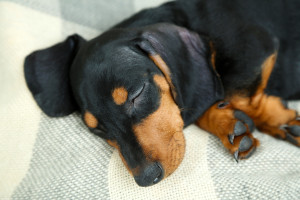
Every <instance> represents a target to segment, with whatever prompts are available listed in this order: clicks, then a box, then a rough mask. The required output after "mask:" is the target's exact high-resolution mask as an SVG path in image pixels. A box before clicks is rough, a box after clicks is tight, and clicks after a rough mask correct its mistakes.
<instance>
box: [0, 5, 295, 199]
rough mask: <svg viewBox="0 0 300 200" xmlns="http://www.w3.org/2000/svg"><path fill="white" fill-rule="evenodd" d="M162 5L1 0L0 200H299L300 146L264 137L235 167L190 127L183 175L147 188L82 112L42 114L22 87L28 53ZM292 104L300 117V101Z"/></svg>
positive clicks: (208, 139)
mask: <svg viewBox="0 0 300 200" xmlns="http://www.w3.org/2000/svg"><path fill="white" fill-rule="evenodd" d="M162 2H165V1H163V0H155V1H154V0H143V1H141V0H110V1H104V0H98V1H96V0H95V1H91V0H86V1H83V0H51V1H46V0H11V1H3V0H0V44H1V45H0V91H1V93H0V161H1V162H0V199H126V200H127V199H171V200H173V199H237V200H243V199H268V200H269V199H289V200H296V199H299V197H300V167H299V166H300V149H299V148H297V147H295V146H293V145H291V144H289V143H287V142H284V141H280V140H277V139H274V138H272V137H270V136H268V135H265V134H262V133H259V132H257V131H256V132H255V133H254V135H255V137H257V138H258V139H259V140H260V142H261V145H260V147H259V148H258V149H257V151H256V153H255V154H254V155H253V156H252V157H251V158H250V159H248V160H242V161H240V162H239V163H236V162H235V160H234V158H233V156H231V155H230V154H229V153H228V152H227V151H226V150H225V148H224V147H223V145H222V144H221V142H220V141H219V140H218V139H217V138H216V137H214V136H213V135H210V134H209V133H207V132H205V131H202V130H201V129H199V128H197V127H196V126H194V125H191V126H189V127H188V128H186V129H185V130H184V133H185V138H186V141H187V147H186V154H185V158H184V160H183V162H182V164H181V165H180V166H179V168H178V169H177V170H176V171H175V173H174V174H172V175H171V176H170V177H168V178H167V179H165V180H164V181H162V182H160V183H159V184H157V185H154V186H152V187H147V188H141V187H138V186H137V185H136V184H135V182H134V179H133V178H132V177H131V176H130V175H129V173H128V172H127V170H126V169H125V167H124V165H123V163H122V161H121V159H120V158H119V156H118V152H117V151H116V150H114V149H113V148H112V147H110V146H109V145H107V144H106V142H104V141H103V140H102V139H100V138H98V137H96V136H94V135H93V134H91V133H90V132H89V131H88V130H87V128H86V127H85V126H84V124H83V122H82V121H81V118H80V116H79V114H78V113H74V114H72V115H70V116H67V117H61V118H49V117H47V116H46V115H45V114H43V113H42V112H41V110H40V109H39V108H38V106H37V105H36V103H35V102H34V100H33V98H32V96H31V94H30V92H29V90H28V89H27V87H26V84H25V80H24V74H23V62H24V58H25V56H26V55H28V54H29V53H31V52H32V51H33V50H36V49H40V48H45V47H48V46H51V45H53V44H54V43H57V42H59V41H62V40H64V39H65V38H66V37H67V36H68V35H71V34H73V33H78V34H80V35H82V36H83V37H84V38H86V39H91V38H93V37H95V36H97V35H98V34H100V33H101V32H103V31H105V30H106V29H108V28H109V27H111V26H112V25H114V24H115V23H117V22H119V21H120V20H122V19H124V18H126V17H128V16H130V15H131V14H133V13H134V12H136V11H139V10H140V9H142V8H145V7H151V6H156V5H159V4H160V3H162ZM289 106H290V107H292V108H294V109H297V110H298V111H299V112H300V103H299V102H289Z"/></svg>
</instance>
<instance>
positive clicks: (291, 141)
mask: <svg viewBox="0 0 300 200" xmlns="http://www.w3.org/2000/svg"><path fill="white" fill-rule="evenodd" d="M285 139H286V140H287V141H289V142H290V143H292V144H294V145H298V142H297V140H295V138H294V137H293V136H292V135H291V134H289V133H286V138H285Z"/></svg>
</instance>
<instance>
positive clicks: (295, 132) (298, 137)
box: [280, 116, 300, 147]
mask: <svg viewBox="0 0 300 200" xmlns="http://www.w3.org/2000/svg"><path fill="white" fill-rule="evenodd" d="M280 129H281V130H282V131H283V132H284V134H285V137H283V138H282V139H285V140H287V141H289V142H290V143H292V144H294V145H296V146H298V147H300V116H298V117H296V119H295V120H292V121H291V122H289V123H288V124H285V125H282V126H281V127H280Z"/></svg>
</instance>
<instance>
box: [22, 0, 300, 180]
mask: <svg viewBox="0 0 300 200" xmlns="http://www.w3.org/2000/svg"><path fill="white" fill-rule="evenodd" d="M299 10H300V2H299V1H296V0H290V1H280V0H273V1H261V0H252V1H245V0H230V1H228V0H226V1H225V0H209V1H206V0H189V1H172V2H168V3H166V4H163V5H161V6H160V7H157V8H151V9H146V10H143V11H141V12H139V13H137V14H135V15H133V16H132V17H130V18H129V19H127V20H125V21H123V22H121V23H120V24H118V25H116V26H114V27H113V28H111V29H109V30H108V31H106V32H104V33H103V34H101V35H100V36H98V37H96V38H94V39H92V40H89V41H86V40H85V39H83V38H82V37H80V36H79V35H72V36H70V37H68V38H67V39H66V40H65V41H63V42H61V43H58V44H56V45H54V46H52V47H49V48H47V49H43V50H39V51H36V52H33V53H32V54H30V55H29V56H28V57H27V58H26V60H25V67H24V68H25V78H26V81H27V84H28V87H29V89H30V91H31V92H32V94H33V97H34V99H35V100H36V102H37V103H38V105H39V106H40V108H41V109H42V110H43V111H44V112H45V113H46V114H47V115H49V116H51V117H60V116H66V115H69V114H71V113H72V112H74V111H79V112H81V113H82V119H83V121H84V123H85V124H86V126H87V127H88V128H89V129H90V131H92V132H93V133H95V134H96V135H98V136H100V137H102V138H103V139H105V140H106V141H107V142H108V143H109V144H110V145H112V146H114V147H115V148H117V149H118V150H119V153H120V156H121V158H122V160H123V162H124V164H125V166H126V167H127V168H128V170H129V172H130V173H131V174H132V175H133V177H134V179H135V181H136V183H137V184H138V185H140V186H150V185H153V184H156V183H158V182H159V181H161V180H162V179H164V178H166V177H168V176H169V175H170V174H172V173H173V172H174V171H175V170H176V168H177V167H178V166H179V164H180V163H181V161H182V159H183V157H184V152H185V139H184V136H183V128H184V127H186V126H188V125H190V124H191V123H196V124H197V125H198V126H199V127H200V128H202V129H204V130H206V131H208V132H210V133H212V134H214V135H216V136H217V137H218V138H220V140H221V141H222V143H223V144H224V146H225V148H227V149H228V151H229V152H230V153H231V154H232V155H233V156H234V158H235V159H236V160H238V159H242V158H248V157H249V156H250V155H251V154H252V153H253V152H254V151H255V149H256V147H257V146H258V145H259V141H258V140H257V139H256V138H254V137H253V136H252V131H253V130H254V128H255V126H256V127H257V128H258V130H260V131H262V132H264V133H267V134H270V135H272V136H274V137H279V138H281V139H284V140H287V141H289V142H291V143H292V144H294V145H297V146H300V118H299V116H298V114H297V113H296V111H294V110H289V109H288V108H287V106H286V105H285V104H284V103H283V102H284V101H283V100H282V99H299V98H300V79H299V75H300V38H299V35H300V12H299Z"/></svg>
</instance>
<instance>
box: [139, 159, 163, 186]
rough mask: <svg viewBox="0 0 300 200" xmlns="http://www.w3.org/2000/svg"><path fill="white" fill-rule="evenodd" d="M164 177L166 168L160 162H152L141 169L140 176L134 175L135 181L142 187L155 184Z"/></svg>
mask: <svg viewBox="0 0 300 200" xmlns="http://www.w3.org/2000/svg"><path fill="white" fill-rule="evenodd" d="M163 177H164V170H163V168H162V166H161V164H160V163H159V162H155V163H151V164H149V165H147V166H145V167H144V168H143V169H141V171H140V174H139V175H138V176H134V180H135V182H136V183H137V184H138V185H139V186H142V187H147V186H151V185H154V184H156V183H158V182H159V181H161V180H162V179H163Z"/></svg>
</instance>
